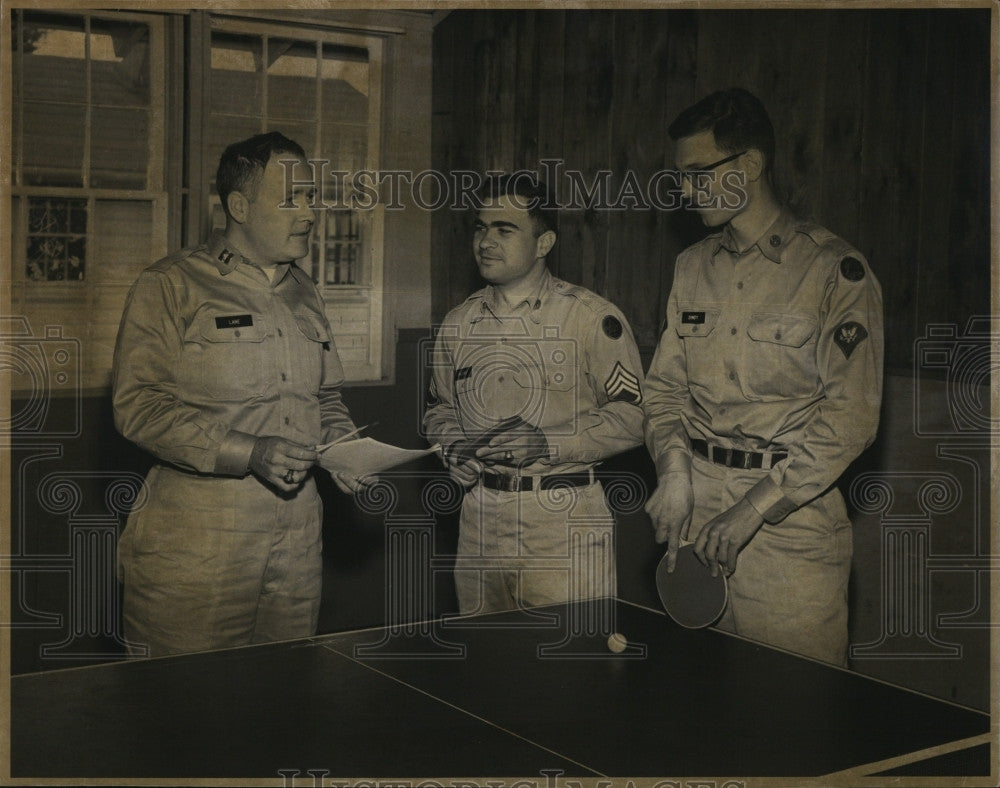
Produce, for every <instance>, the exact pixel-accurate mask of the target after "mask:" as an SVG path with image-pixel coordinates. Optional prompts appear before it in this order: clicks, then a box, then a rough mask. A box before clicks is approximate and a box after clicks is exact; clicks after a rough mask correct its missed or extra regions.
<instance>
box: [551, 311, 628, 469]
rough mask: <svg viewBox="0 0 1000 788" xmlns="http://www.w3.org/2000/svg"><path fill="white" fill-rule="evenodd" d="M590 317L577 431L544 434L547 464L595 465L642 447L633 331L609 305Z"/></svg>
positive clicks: (578, 392) (578, 403)
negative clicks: (573, 463) (639, 446)
mask: <svg viewBox="0 0 1000 788" xmlns="http://www.w3.org/2000/svg"><path fill="white" fill-rule="evenodd" d="M593 314H594V315H595V316H596V320H594V321H593V323H592V325H590V326H589V327H588V331H587V335H586V338H585V342H586V346H585V347H586V356H585V359H584V363H585V368H584V369H583V370H582V371H581V373H580V374H579V375H578V380H579V383H578V388H579V387H583V386H586V390H584V391H581V390H578V391H577V397H578V399H577V408H578V413H577V416H576V428H575V429H569V428H567V429H565V430H563V429H551V430H549V431H547V434H546V440H547V441H548V443H549V460H548V461H549V462H550V463H565V462H596V461H598V460H602V459H604V458H606V457H611V456H614V455H615V454H619V453H620V452H623V451H627V450H628V449H631V448H633V447H634V446H638V445H639V444H641V443H642V406H641V403H642V362H641V360H640V359H639V350H638V348H636V344H635V338H634V337H633V336H632V329H631V328H630V327H629V325H628V322H627V321H626V320H625V317H624V316H623V315H622V313H621V312H620V311H619V310H618V309H617V308H615V307H614V306H612V305H611V304H605V305H604V308H603V310H601V311H598V312H595V313H593ZM563 433H565V434H563Z"/></svg>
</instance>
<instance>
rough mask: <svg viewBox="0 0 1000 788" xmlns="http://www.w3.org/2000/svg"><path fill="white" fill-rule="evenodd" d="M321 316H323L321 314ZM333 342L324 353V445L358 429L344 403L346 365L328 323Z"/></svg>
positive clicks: (321, 392)
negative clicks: (338, 351)
mask: <svg viewBox="0 0 1000 788" xmlns="http://www.w3.org/2000/svg"><path fill="white" fill-rule="evenodd" d="M320 314H323V313H322V312H320ZM327 331H328V332H329V334H330V337H331V340H330V343H329V345H328V346H327V348H326V349H325V351H324V353H323V382H322V384H321V385H320V389H319V418H320V431H321V434H322V435H323V439H322V441H321V442H322V443H329V442H330V441H333V440H336V439H337V438H339V437H340V436H341V435H346V434H347V433H349V432H351V431H352V430H354V429H356V426H355V424H354V421H353V419H351V414H350V413H349V412H348V410H347V405H346V404H345V402H344V398H343V395H342V390H343V387H344V365H343V364H342V363H341V361H340V355H339V354H338V353H337V345H336V343H335V342H334V341H333V339H332V338H333V331H331V330H330V326H329V323H327Z"/></svg>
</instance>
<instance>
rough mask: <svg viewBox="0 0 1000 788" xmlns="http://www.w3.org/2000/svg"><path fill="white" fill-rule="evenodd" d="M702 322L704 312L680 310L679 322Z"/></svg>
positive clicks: (696, 323) (697, 323)
mask: <svg viewBox="0 0 1000 788" xmlns="http://www.w3.org/2000/svg"><path fill="white" fill-rule="evenodd" d="M704 322H705V313H704V312H681V323H686V324H689V325H690V324H694V325H701V324H702V323H704Z"/></svg>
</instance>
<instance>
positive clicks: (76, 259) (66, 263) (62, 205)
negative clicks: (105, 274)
mask: <svg viewBox="0 0 1000 788" xmlns="http://www.w3.org/2000/svg"><path fill="white" fill-rule="evenodd" d="M86 232H87V201H86V200H80V199H66V198H62V197H29V198H28V250H27V266H26V269H25V275H26V276H27V278H28V279H32V280H36V281H49V282H55V281H77V280H82V279H83V275H84V270H85V268H86V263H87V236H86Z"/></svg>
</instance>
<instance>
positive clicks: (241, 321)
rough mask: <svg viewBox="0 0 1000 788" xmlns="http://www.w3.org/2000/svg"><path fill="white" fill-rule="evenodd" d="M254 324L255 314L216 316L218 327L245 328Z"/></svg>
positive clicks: (216, 325)
mask: <svg viewBox="0 0 1000 788" xmlns="http://www.w3.org/2000/svg"><path fill="white" fill-rule="evenodd" d="M252 325H253V315H225V316H223V317H217V318H215V327H216V328H243V327H245V326H252Z"/></svg>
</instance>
